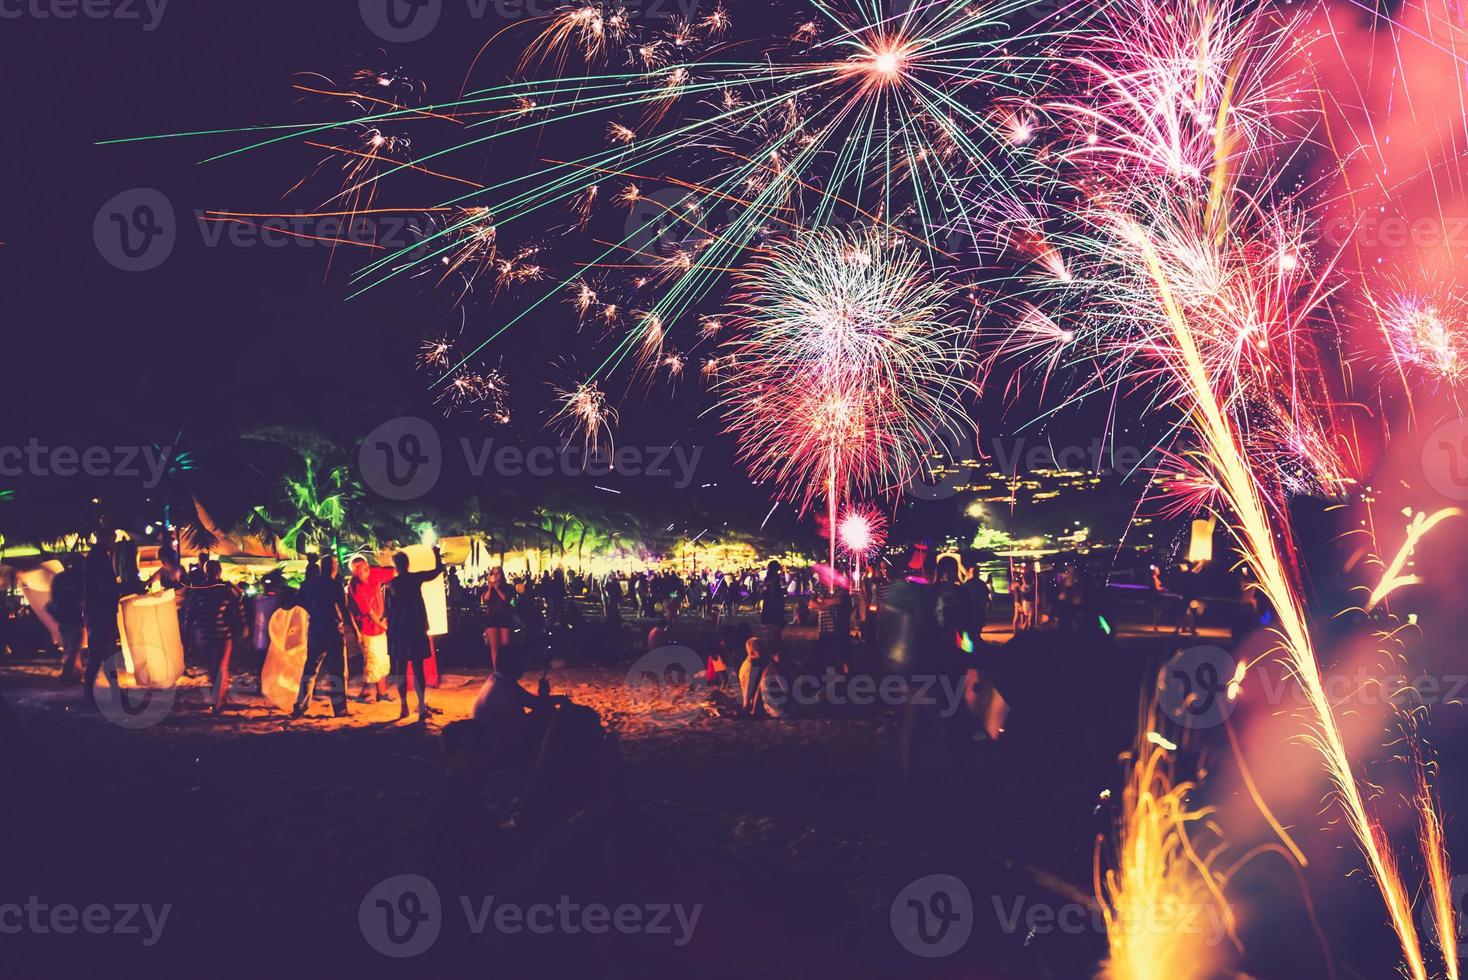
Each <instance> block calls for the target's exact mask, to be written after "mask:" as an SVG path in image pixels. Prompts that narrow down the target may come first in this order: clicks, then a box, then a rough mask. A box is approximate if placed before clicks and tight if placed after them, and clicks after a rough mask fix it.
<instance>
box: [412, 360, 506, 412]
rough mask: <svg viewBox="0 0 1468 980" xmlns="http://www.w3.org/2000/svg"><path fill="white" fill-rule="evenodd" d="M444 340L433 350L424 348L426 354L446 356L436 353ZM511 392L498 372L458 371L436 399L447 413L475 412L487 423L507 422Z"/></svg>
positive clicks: (441, 388)
mask: <svg viewBox="0 0 1468 980" xmlns="http://www.w3.org/2000/svg"><path fill="white" fill-rule="evenodd" d="M441 343H442V342H440V341H435V342H433V349H432V350H429V349H425V356H428V355H430V354H433V355H434V356H444V355H440V354H437V353H436V352H437V348H438V345H439V344H441ZM425 347H426V348H427V345H425ZM509 394H510V389H509V385H508V384H507V383H506V381H505V377H504V375H502V374H501V373H500V372H498V371H488V372H484V373H480V372H478V371H465V370H458V371H455V372H454V373H453V374H452V375H451V376H450V377H449V380H448V383H447V384H444V385H442V386H440V388H439V390H438V397H437V401H438V404H439V405H440V406H442V407H443V408H444V412H445V414H452V413H453V412H456V411H474V412H477V413H478V414H479V416H480V418H482V419H484V420H485V421H487V422H494V423H496V424H499V425H507V424H508V423H509V421H510V408H509Z"/></svg>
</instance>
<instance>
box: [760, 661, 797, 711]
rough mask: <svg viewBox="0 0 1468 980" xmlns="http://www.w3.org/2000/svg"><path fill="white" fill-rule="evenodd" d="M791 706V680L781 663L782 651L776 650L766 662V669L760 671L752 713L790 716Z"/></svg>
mask: <svg viewBox="0 0 1468 980" xmlns="http://www.w3.org/2000/svg"><path fill="white" fill-rule="evenodd" d="M791 707H792V705H791V704H790V681H789V679H788V678H787V677H786V676H785V669H784V667H782V666H781V665H780V651H779V650H775V651H773V652H772V653H771V654H770V657H769V660H768V661H767V662H766V663H765V669H764V670H763V671H761V672H760V676H759V689H758V691H756V693H755V702H754V707H753V708H752V709H751V710H750V714H753V715H758V714H761V713H763V714H765V715H768V716H769V717H771V718H789V717H790V709H791Z"/></svg>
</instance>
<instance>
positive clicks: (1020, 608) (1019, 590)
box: [1009, 565, 1030, 633]
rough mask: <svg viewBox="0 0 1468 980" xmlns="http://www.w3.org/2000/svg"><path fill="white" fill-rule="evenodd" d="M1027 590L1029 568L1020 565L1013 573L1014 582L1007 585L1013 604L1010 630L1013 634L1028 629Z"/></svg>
mask: <svg viewBox="0 0 1468 980" xmlns="http://www.w3.org/2000/svg"><path fill="white" fill-rule="evenodd" d="M1029 590H1030V585H1029V568H1028V566H1026V565H1020V566H1019V568H1018V569H1017V570H1016V571H1015V573H1014V581H1012V582H1010V583H1009V597H1010V599H1011V600H1012V601H1013V602H1014V618H1013V619H1012V620H1011V622H1010V629H1011V630H1012V631H1013V632H1015V633H1018V632H1020V630H1026V629H1029V628H1030V612H1029V601H1030V600H1029Z"/></svg>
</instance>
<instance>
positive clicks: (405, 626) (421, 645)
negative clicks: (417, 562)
mask: <svg viewBox="0 0 1468 980" xmlns="http://www.w3.org/2000/svg"><path fill="white" fill-rule="evenodd" d="M433 557H434V559H435V565H434V567H433V568H432V569H430V570H429V571H426V572H410V571H408V555H407V552H403V551H399V552H398V553H397V554H395V555H393V556H392V563H393V565H394V567H396V568H397V570H398V574H397V577H396V578H394V579H393V580H392V581H391V582H389V583H387V585H385V586H384V587H383V589H382V605H383V611H384V613H385V614H386V616H387V653H388V656H389V657H390V658H392V672H393V676H394V677H396V678H397V681H398V697H400V698H402V699H403V703H402V708H401V710H400V711H399V713H398V720H400V721H401V720H402V719H404V718H406V717H408V680H409V677H408V675H409V673H410V672H413V671H416V673H417V681H416V686H417V688H418V720H419V721H420V722H426V721H428V678H426V677H425V676H424V674H423V662H424V661H426V660H427V659H428V657H429V652H430V647H429V644H428V608H427V607H426V606H425V605H424V604H423V586H424V584H425V583H427V582H431V581H433V580H434V579H436V578H438V577H439V576H440V575H442V574H443V555H442V554H440V553H439V550H438V549H437V548H434V549H433ZM496 571H498V572H499V579H500V582H501V584H503V582H504V570H503V569H496ZM494 581H495V579H494V572H491V573H490V584H491V585H493V584H494Z"/></svg>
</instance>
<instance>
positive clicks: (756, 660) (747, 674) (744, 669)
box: [739, 636, 765, 714]
mask: <svg viewBox="0 0 1468 980" xmlns="http://www.w3.org/2000/svg"><path fill="white" fill-rule="evenodd" d="M764 657H765V645H764V641H763V640H761V639H760V638H759V637H757V636H751V637H750V638H749V639H748V640H746V641H745V643H744V663H742V664H740V665H739V700H740V705H741V706H742V707H743V708H744V710H745V711H746V712H749V713H750V714H753V713H754V699H755V695H756V694H757V693H758V692H759V680H760V674H762V673H763V672H764V665H765V664H764Z"/></svg>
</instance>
